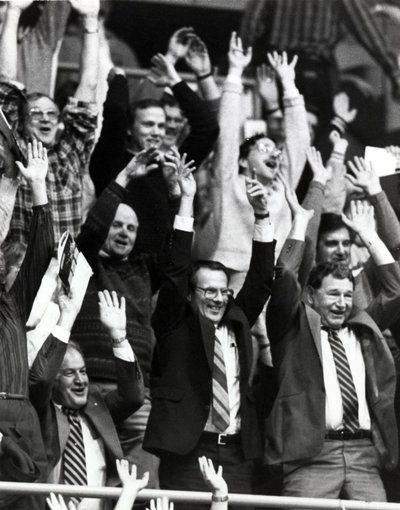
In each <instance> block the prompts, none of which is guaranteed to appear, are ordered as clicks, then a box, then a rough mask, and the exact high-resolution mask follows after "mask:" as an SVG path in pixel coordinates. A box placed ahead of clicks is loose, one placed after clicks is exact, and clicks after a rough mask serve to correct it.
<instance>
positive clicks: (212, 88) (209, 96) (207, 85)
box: [197, 74, 221, 101]
mask: <svg viewBox="0 0 400 510" xmlns="http://www.w3.org/2000/svg"><path fill="white" fill-rule="evenodd" d="M197 84H198V86H199V90H200V93H201V95H202V97H203V99H204V100H205V101H216V100H218V99H220V97H221V91H220V90H219V87H218V85H217V83H216V81H215V79H214V76H213V75H212V74H211V75H210V76H208V77H207V78H203V79H199V78H197Z"/></svg>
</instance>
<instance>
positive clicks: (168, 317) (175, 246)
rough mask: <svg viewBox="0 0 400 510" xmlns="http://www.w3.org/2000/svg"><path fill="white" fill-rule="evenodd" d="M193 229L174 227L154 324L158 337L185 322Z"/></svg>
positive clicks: (158, 338) (153, 320) (154, 314)
mask: <svg viewBox="0 0 400 510" xmlns="http://www.w3.org/2000/svg"><path fill="white" fill-rule="evenodd" d="M192 238H193V233H192V232H184V231H182V230H176V229H175V230H174V232H173V235H172V244H171V248H170V251H169V254H168V256H167V263H166V268H165V273H164V278H163V281H162V283H161V288H160V293H159V296H158V300H157V306H156V309H155V311H154V313H153V318H152V326H153V329H154V333H155V335H156V338H157V340H158V341H159V340H160V339H161V338H162V337H163V335H164V334H166V333H168V332H170V331H171V330H173V329H175V328H176V327H177V326H178V325H179V324H180V322H181V321H182V319H183V317H184V314H185V310H186V306H187V295H188V291H189V272H190V265H191V246H192Z"/></svg>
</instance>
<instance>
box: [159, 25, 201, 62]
mask: <svg viewBox="0 0 400 510" xmlns="http://www.w3.org/2000/svg"><path fill="white" fill-rule="evenodd" d="M194 37H196V35H195V33H194V30H193V27H182V28H179V29H178V30H176V32H174V33H173V34H172V36H171V38H170V40H169V42H168V50H167V55H166V56H167V58H168V59H169V60H170V61H171V62H172V63H173V64H175V63H176V62H177V61H178V60H179V59H180V58H184V57H185V56H186V54H187V52H188V50H189V46H190V43H191V41H192V40H193V38H194Z"/></svg>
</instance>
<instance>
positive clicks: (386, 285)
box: [366, 262, 400, 331]
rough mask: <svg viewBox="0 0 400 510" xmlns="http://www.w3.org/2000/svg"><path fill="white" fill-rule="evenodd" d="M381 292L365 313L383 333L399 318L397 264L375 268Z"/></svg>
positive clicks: (398, 270) (399, 285) (399, 286)
mask: <svg viewBox="0 0 400 510" xmlns="http://www.w3.org/2000/svg"><path fill="white" fill-rule="evenodd" d="M377 272H378V274H379V277H380V278H379V279H380V282H381V291H380V292H379V294H378V295H377V297H376V298H375V299H374V300H373V301H372V303H371V304H370V305H369V306H368V308H367V309H366V311H367V312H368V314H369V315H370V316H371V317H372V318H373V319H374V321H375V322H376V323H377V325H378V327H379V328H380V329H381V330H382V331H383V330H385V329H387V328H388V327H390V326H391V325H392V324H394V323H395V322H396V321H397V320H398V319H399V317H400V267H399V265H398V264H397V263H395V262H393V263H392V264H386V265H383V266H378V267H377Z"/></svg>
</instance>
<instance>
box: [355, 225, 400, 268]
mask: <svg viewBox="0 0 400 510" xmlns="http://www.w3.org/2000/svg"><path fill="white" fill-rule="evenodd" d="M358 235H359V237H360V239H361V240H362V242H363V243H364V245H365V246H366V247H367V249H368V251H369V253H370V255H371V257H372V259H373V261H374V262H375V265H377V266H384V265H386V264H392V263H393V262H394V259H393V256H392V255H391V253H390V251H389V250H388V248H387V246H386V245H385V243H384V242H383V241H382V240H381V239H380V237H379V236H378V234H377V233H376V232H375V231H373V230H364V231H361V232H358Z"/></svg>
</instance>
